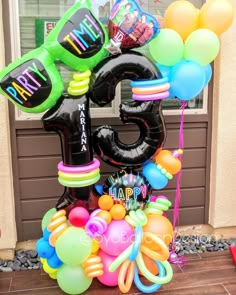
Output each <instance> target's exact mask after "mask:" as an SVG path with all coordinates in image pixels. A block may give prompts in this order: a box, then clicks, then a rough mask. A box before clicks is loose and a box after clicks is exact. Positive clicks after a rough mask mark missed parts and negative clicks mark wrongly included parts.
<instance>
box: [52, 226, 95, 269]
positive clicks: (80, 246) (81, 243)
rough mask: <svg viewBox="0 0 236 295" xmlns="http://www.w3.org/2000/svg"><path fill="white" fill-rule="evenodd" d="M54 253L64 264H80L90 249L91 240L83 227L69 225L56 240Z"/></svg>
mask: <svg viewBox="0 0 236 295" xmlns="http://www.w3.org/2000/svg"><path fill="white" fill-rule="evenodd" d="M55 248H56V253H57V256H58V258H59V259H60V260H61V261H62V262H64V263H65V264H68V265H71V266H75V265H79V264H81V263H82V262H83V261H84V260H85V259H86V258H87V257H88V256H89V254H90V253H91V251H92V241H91V239H90V238H89V237H88V236H87V234H86V233H85V231H84V229H82V228H78V227H69V228H68V229H67V230H65V231H64V232H63V233H62V234H61V235H60V236H59V237H58V239H57V241H56V247H55Z"/></svg>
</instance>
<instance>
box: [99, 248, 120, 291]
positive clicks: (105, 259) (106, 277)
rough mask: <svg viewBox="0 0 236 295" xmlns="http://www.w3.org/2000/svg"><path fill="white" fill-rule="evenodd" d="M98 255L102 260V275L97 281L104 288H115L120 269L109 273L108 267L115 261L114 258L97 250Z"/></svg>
mask: <svg viewBox="0 0 236 295" xmlns="http://www.w3.org/2000/svg"><path fill="white" fill-rule="evenodd" d="M98 255H99V257H101V259H102V264H103V272H104V273H103V275H102V276H99V277H97V279H98V280H99V282H101V283H102V284H103V285H105V286H111V287H114V286H117V285H118V276H119V271H120V267H119V268H117V269H116V271H114V272H110V271H109V267H110V265H111V264H112V262H113V261H114V260H115V259H116V256H111V255H109V254H107V253H105V252H104V251H102V250H99V252H98Z"/></svg>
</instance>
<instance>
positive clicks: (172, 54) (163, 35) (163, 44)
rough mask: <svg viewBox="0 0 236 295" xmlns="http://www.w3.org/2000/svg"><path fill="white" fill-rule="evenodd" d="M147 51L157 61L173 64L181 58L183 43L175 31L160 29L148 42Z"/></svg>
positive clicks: (163, 63)
mask: <svg viewBox="0 0 236 295" xmlns="http://www.w3.org/2000/svg"><path fill="white" fill-rule="evenodd" d="M149 51H150V53H151V55H152V57H153V59H154V60H155V61H157V62H158V63H160V64H162V65H165V66H173V65H175V64H176V63H177V62H179V61H180V60H181V59H182V58H183V54H184V43H183V40H182V38H181V37H180V35H179V34H178V33H177V32H176V31H174V30H171V29H162V30H161V31H160V33H159V34H158V35H157V37H156V38H154V39H153V40H152V41H151V42H150V43H149Z"/></svg>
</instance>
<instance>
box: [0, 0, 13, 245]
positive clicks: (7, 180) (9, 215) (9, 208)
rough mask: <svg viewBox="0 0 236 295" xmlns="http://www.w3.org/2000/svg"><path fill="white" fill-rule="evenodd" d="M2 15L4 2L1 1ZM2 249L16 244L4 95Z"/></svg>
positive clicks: (0, 56)
mask: <svg viewBox="0 0 236 295" xmlns="http://www.w3.org/2000/svg"><path fill="white" fill-rule="evenodd" d="M0 15H2V4H1V2H0ZM1 21H2V17H1V18H0V68H3V67H4V60H5V54H4V46H3V43H4V42H3V31H2V24H1ZM0 126H1V129H0V188H1V191H0V229H1V238H0V250H1V249H13V248H14V247H15V245H16V224H15V209H14V192H13V185H12V169H11V166H12V165H11V154H10V153H11V152H10V151H11V147H10V130H9V118H8V105H7V100H6V98H4V97H0Z"/></svg>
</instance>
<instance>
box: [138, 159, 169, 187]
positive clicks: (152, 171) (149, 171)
mask: <svg viewBox="0 0 236 295" xmlns="http://www.w3.org/2000/svg"><path fill="white" fill-rule="evenodd" d="M142 173H143V175H144V176H145V178H146V179H147V181H148V182H149V184H150V185H151V186H152V188H153V189H162V188H164V187H165V186H166V185H167V184H168V178H167V177H166V176H165V175H164V174H163V173H161V171H160V170H159V169H158V168H157V165H156V164H155V163H152V162H148V163H146V164H145V165H144V167H143V171H142Z"/></svg>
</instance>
